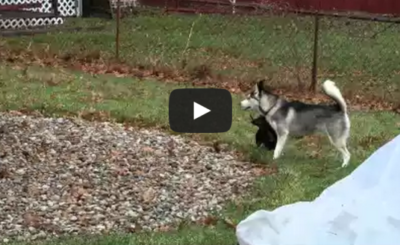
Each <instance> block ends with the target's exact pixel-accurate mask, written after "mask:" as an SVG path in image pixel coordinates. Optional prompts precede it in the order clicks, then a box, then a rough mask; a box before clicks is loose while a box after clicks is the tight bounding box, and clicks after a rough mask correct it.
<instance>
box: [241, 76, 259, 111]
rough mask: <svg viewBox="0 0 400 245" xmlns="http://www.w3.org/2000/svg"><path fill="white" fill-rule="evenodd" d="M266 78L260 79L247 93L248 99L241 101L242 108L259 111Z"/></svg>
mask: <svg viewBox="0 0 400 245" xmlns="http://www.w3.org/2000/svg"><path fill="white" fill-rule="evenodd" d="M263 85H264V80H261V81H259V82H258V83H257V84H256V85H254V88H253V90H252V91H251V92H250V93H249V94H247V96H246V99H244V100H242V101H241V102H240V106H241V107H242V110H245V111H247V110H253V111H257V110H258V108H259V106H260V99H261V93H262V91H263Z"/></svg>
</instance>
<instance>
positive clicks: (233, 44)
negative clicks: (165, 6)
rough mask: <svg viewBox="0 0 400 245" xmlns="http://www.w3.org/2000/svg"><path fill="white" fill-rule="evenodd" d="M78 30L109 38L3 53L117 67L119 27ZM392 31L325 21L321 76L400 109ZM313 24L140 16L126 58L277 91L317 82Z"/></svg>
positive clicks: (32, 43)
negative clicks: (268, 84)
mask: <svg viewBox="0 0 400 245" xmlns="http://www.w3.org/2000/svg"><path fill="white" fill-rule="evenodd" d="M68 21H69V23H68V25H71V26H94V25H105V26H106V27H107V30H106V31H101V32H78V33H52V34H47V35H37V36H34V37H23V38H21V37H17V38H7V39H3V40H0V49H2V50H4V51H5V50H12V51H15V50H19V51H21V50H22V51H32V52H33V53H36V54H38V55H44V54H46V53H47V54H48V53H51V54H56V55H58V56H62V57H81V58H82V57H91V58H102V59H105V60H110V59H112V57H114V51H115V35H114V31H115V21H107V20H100V19H69V20H68ZM395 27H396V26H390V24H382V23H374V22H362V21H353V20H343V19H334V18H322V21H321V27H320V29H321V32H320V49H319V50H320V54H319V61H318V67H319V76H320V77H321V78H327V77H331V78H334V79H335V81H337V82H338V84H339V85H340V86H341V88H342V90H343V91H344V92H349V91H353V92H356V93H363V94H367V95H374V96H378V97H381V98H385V99H386V100H391V101H392V102H396V103H398V102H399V101H398V98H399V96H400V66H399V65H398V57H399V55H400V53H399V52H400V42H398V40H399V39H400V31H399V29H398V28H395ZM312 46H313V18H310V17H282V16H274V17H273V16H264V17H238V16H237V17H232V16H230V17H229V16H209V15H200V16H193V15H161V14H139V15H136V16H134V17H131V18H126V19H123V20H122V21H121V51H120V54H121V58H122V59H123V60H124V61H126V62H128V63H130V64H132V65H133V66H136V67H144V68H149V69H150V68H159V69H171V70H178V71H185V72H187V73H189V74H190V75H191V76H192V78H196V77H201V76H204V75H205V74H203V73H204V72H203V73H202V72H199V67H202V66H203V67H204V66H206V67H207V68H208V69H207V73H213V74H219V75H225V76H228V77H232V78H235V79H242V80H246V81H248V80H252V79H254V78H255V77H262V76H266V75H267V76H270V77H273V78H272V80H273V82H274V83H275V85H276V86H278V87H279V86H288V85H298V84H299V83H300V84H304V83H305V84H306V85H308V83H309V82H310V71H311V63H312Z"/></svg>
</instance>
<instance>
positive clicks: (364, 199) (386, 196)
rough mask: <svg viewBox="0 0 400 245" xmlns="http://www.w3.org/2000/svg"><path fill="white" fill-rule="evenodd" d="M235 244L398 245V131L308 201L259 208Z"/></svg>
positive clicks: (239, 231) (243, 224)
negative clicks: (341, 177)
mask: <svg viewBox="0 0 400 245" xmlns="http://www.w3.org/2000/svg"><path fill="white" fill-rule="evenodd" d="M236 236H237V239H238V243H239V245H383V244H384V245H400V135H399V136H397V137H396V138H395V139H393V140H391V141H390V142H389V143H387V144H385V145H384V146H382V147H381V148H379V149H378V150H377V151H376V152H374V153H373V154H372V155H371V156H370V157H369V158H368V159H367V160H366V161H365V162H364V163H363V164H361V165H360V166H359V167H358V168H357V169H356V170H354V171H353V172H352V173H351V174H350V175H349V176H347V177H345V178H343V179H342V180H340V181H338V182H336V183H335V184H333V185H332V186H330V187H328V188H327V189H325V190H324V191H323V192H322V193H321V195H320V196H319V197H317V198H316V199H315V200H314V201H312V202H297V203H294V204H290V205H285V206H282V207H279V208H277V209H275V210H273V211H266V210H259V211H256V212H254V213H253V214H251V215H250V216H248V217H247V218H246V219H244V220H243V221H241V222H240V223H239V224H238V225H237V228H236Z"/></svg>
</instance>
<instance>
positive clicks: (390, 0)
mask: <svg viewBox="0 0 400 245" xmlns="http://www.w3.org/2000/svg"><path fill="white" fill-rule="evenodd" d="M239 1H240V2H248V3H249V2H255V1H254V0H239ZM268 2H272V3H278V4H280V3H287V4H288V5H289V6H290V7H291V8H293V9H303V10H319V11H338V12H348V11H354V12H357V11H362V12H368V13H373V14H395V15H399V14H400V1H399V0H285V1H281V0H268Z"/></svg>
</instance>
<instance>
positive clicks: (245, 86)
mask: <svg viewBox="0 0 400 245" xmlns="http://www.w3.org/2000/svg"><path fill="white" fill-rule="evenodd" d="M1 58H2V59H3V60H7V61H8V62H10V63H13V64H14V65H18V66H19V67H22V66H23V65H31V64H32V63H34V64H35V63H36V64H41V65H45V66H52V67H54V65H59V66H61V67H66V68H72V69H77V70H81V71H84V72H87V73H90V74H113V75H115V76H118V77H124V76H134V77H139V78H147V77H148V78H155V79H157V80H160V81H163V82H167V83H182V82H185V83H186V82H190V83H191V84H192V85H194V86H206V87H217V88H225V89H227V90H229V91H230V92H231V93H241V92H242V91H248V90H249V89H250V88H251V87H252V86H253V84H254V81H247V80H244V79H240V78H235V77H229V76H222V75H214V74H213V72H212V71H211V70H210V68H208V67H207V68H206V67H205V66H204V65H200V66H199V67H197V68H193V71H192V72H191V73H187V72H186V71H185V70H177V68H176V67H165V66H164V67H163V66H159V65H158V66H152V67H145V66H140V65H137V66H132V65H129V64H127V63H123V62H117V61H112V60H108V61H105V60H103V59H102V57H101V56H100V55H93V54H92V53H90V52H89V53H87V54H85V53H83V54H81V55H80V56H79V57H77V58H74V57H73V56H71V55H63V56H59V55H57V54H54V53H49V52H47V53H46V52H40V53H39V52H36V53H35V52H27V51H24V50H17V51H16V50H7V51H6V50H0V59H1ZM44 61H46V62H44ZM193 76H195V78H193ZM50 83H52V84H53V82H50ZM277 86H278V88H279V87H281V89H277V90H276V92H277V93H278V94H279V95H282V96H284V97H286V98H288V99H291V100H300V101H303V102H308V103H319V102H326V101H329V99H328V98H327V97H326V96H325V95H324V94H323V93H317V94H315V93H313V92H309V91H307V90H304V91H302V92H301V93H299V91H298V88H297V87H293V86H287V84H286V85H285V83H282V80H280V82H279V84H278V85H277ZM285 86H286V87H285ZM345 98H346V99H347V100H348V101H349V104H350V105H351V106H355V107H357V108H361V109H368V110H369V109H372V110H392V111H394V112H399V111H400V109H399V108H398V106H396V105H395V104H394V103H391V102H389V101H386V100H385V99H384V98H382V97H379V96H374V95H368V96H366V95H362V94H360V93H359V92H354V91H353V90H352V92H350V91H347V92H346V94H345Z"/></svg>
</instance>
